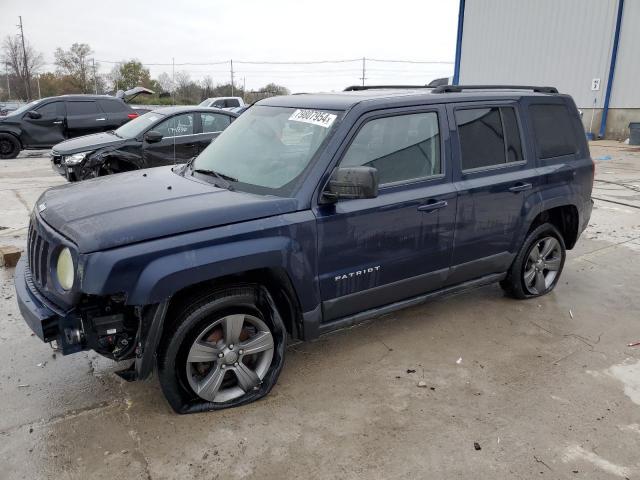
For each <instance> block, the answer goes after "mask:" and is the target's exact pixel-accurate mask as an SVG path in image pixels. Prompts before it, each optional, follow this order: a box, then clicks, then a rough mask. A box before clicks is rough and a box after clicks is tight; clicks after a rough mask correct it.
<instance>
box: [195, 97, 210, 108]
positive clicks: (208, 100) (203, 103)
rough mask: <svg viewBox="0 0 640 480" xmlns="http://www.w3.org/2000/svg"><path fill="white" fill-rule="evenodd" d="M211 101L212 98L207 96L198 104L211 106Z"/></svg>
mask: <svg viewBox="0 0 640 480" xmlns="http://www.w3.org/2000/svg"><path fill="white" fill-rule="evenodd" d="M210 101H211V99H210V98H207V99H206V100H204V101H202V102H200V103H199V104H198V106H199V107H208V106H209V102H210Z"/></svg>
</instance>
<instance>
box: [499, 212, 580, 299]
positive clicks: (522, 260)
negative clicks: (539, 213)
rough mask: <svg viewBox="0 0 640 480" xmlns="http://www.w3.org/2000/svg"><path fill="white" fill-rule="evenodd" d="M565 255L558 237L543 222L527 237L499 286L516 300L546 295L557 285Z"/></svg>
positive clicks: (555, 232)
mask: <svg viewBox="0 0 640 480" xmlns="http://www.w3.org/2000/svg"><path fill="white" fill-rule="evenodd" d="M566 256H567V251H566V248H565V244H564V239H563V238H562V234H561V233H560V232H559V231H558V229H557V228H556V227H554V226H553V225H551V224H550V223H544V224H542V225H540V226H539V227H537V228H536V229H534V230H533V231H532V232H531V233H529V235H527V238H526V239H525V241H524V243H523V244H522V247H521V248H520V252H518V255H517V256H516V258H515V260H514V261H513V264H512V265H511V268H510V269H509V272H508V274H507V278H505V279H504V280H503V281H502V282H500V286H501V287H502V288H503V289H504V290H505V292H506V293H507V294H508V295H510V296H512V297H514V298H518V299H525V298H535V297H540V296H542V295H546V294H547V293H549V292H550V291H551V290H553V289H554V288H555V286H556V285H557V283H558V280H559V279H560V274H561V273H562V268H563V267H564V262H565V259H566Z"/></svg>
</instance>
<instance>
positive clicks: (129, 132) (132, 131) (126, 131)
mask: <svg viewBox="0 0 640 480" xmlns="http://www.w3.org/2000/svg"><path fill="white" fill-rule="evenodd" d="M161 118H164V115H162V114H161V113H156V112H147V113H145V114H144V115H141V116H140V117H138V118H134V119H133V120H131V121H129V122H127V123H125V124H124V125H122V126H121V127H120V128H119V129H117V130H116V131H115V132H114V133H115V134H116V135H117V136H118V137H120V138H135V137H137V136H138V135H140V134H141V133H143V132H144V131H145V130H147V128H149V127H150V126H151V125H153V124H154V123H156V122H157V121H158V120H160V119H161Z"/></svg>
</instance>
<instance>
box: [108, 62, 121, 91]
mask: <svg viewBox="0 0 640 480" xmlns="http://www.w3.org/2000/svg"><path fill="white" fill-rule="evenodd" d="M121 67H122V64H121V63H117V64H115V65H114V66H113V68H112V69H111V71H110V72H109V73H108V74H107V75H106V77H107V80H108V81H109V83H111V89H112V90H114V91H116V92H117V91H118V90H119V89H121V88H122V85H121V83H122V72H121V70H120V68H121Z"/></svg>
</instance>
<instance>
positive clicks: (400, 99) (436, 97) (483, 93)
mask: <svg viewBox="0 0 640 480" xmlns="http://www.w3.org/2000/svg"><path fill="white" fill-rule="evenodd" d="M549 95H558V94H557V93H547V92H534V91H531V90H523V89H517V88H513V89H508V88H501V89H492V88H487V89H486V90H479V89H474V90H467V91H460V92H433V91H432V90H431V89H426V88H418V87H416V88H413V89H412V88H369V89H366V90H355V91H344V92H335V93H334V92H332V93H303V94H296V95H286V96H281V97H270V98H266V99H264V100H261V101H259V102H258V103H257V104H258V105H267V106H273V107H297V108H314V109H320V110H323V109H324V110H347V109H349V108H351V107H353V106H354V105H356V104H359V103H362V102H367V103H368V104H369V105H371V106H372V107H373V106H380V107H388V106H393V105H394V104H398V105H400V104H403V103H406V102H407V101H408V100H410V101H420V102H424V103H425V104H428V103H445V102H447V103H448V102H458V101H470V100H486V99H494V100H499V99H514V98H521V97H525V96H527V97H529V96H549Z"/></svg>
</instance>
